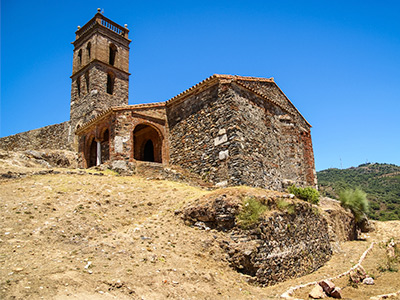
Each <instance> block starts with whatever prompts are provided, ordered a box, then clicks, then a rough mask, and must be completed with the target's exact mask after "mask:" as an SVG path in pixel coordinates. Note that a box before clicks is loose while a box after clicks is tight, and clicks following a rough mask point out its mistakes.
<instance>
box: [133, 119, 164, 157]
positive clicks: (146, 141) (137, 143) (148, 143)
mask: <svg viewBox="0 0 400 300" xmlns="http://www.w3.org/2000/svg"><path fill="white" fill-rule="evenodd" d="M133 151H134V153H133V157H134V158H135V159H136V160H140V161H150V162H157V163H162V137H161V135H160V134H159V133H158V131H157V130H156V129H155V128H154V127H152V126H150V125H146V124H139V125H137V126H136V127H135V130H134V131H133Z"/></svg>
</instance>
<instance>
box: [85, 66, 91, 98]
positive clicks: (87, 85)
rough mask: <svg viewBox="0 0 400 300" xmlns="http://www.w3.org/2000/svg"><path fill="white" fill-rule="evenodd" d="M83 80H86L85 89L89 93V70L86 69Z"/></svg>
mask: <svg viewBox="0 0 400 300" xmlns="http://www.w3.org/2000/svg"><path fill="white" fill-rule="evenodd" d="M85 81H86V91H87V92H88V93H89V88H90V86H89V84H90V82H89V71H86V73H85Z"/></svg>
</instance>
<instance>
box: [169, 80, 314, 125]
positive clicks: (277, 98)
mask: <svg viewBox="0 0 400 300" xmlns="http://www.w3.org/2000/svg"><path fill="white" fill-rule="evenodd" d="M221 81H225V82H227V83H229V82H235V83H236V84H238V85H240V86H242V87H244V88H246V89H247V90H249V91H251V92H252V93H254V94H256V95H258V96H260V97H261V98H263V99H265V100H267V101H269V102H271V103H273V104H275V105H277V106H279V107H280V108H281V109H283V110H284V111H286V112H288V113H290V114H292V115H295V114H298V115H299V116H300V117H301V118H302V119H303V120H304V121H305V122H306V123H307V125H309V126H310V127H311V125H310V124H309V123H308V122H307V120H306V119H305V118H304V117H303V115H302V114H301V113H300V112H299V111H298V109H297V108H296V107H295V106H294V105H293V103H292V102H291V101H290V100H289V98H288V97H286V95H285V94H284V93H283V92H282V90H281V89H280V88H279V87H278V85H277V84H276V83H275V81H274V78H273V77H271V78H263V77H250V76H238V75H223V74H214V75H212V76H210V77H208V78H206V79H205V80H203V81H201V82H199V83H198V84H196V85H194V86H192V87H190V88H189V89H187V90H185V91H183V92H182V93H180V94H178V95H176V96H175V97H172V98H171V99H169V100H167V101H166V105H171V104H173V103H177V102H180V101H183V100H184V98H185V97H186V96H188V95H190V94H192V93H195V92H197V91H200V90H202V89H203V88H206V87H209V86H212V85H214V84H216V83H218V82H221ZM281 96H283V98H282V97H281ZM283 99H285V100H283Z"/></svg>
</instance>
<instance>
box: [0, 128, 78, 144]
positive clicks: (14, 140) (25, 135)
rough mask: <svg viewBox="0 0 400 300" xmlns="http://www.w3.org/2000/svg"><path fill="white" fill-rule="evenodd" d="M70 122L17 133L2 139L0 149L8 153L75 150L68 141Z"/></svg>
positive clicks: (0, 139)
mask: <svg viewBox="0 0 400 300" xmlns="http://www.w3.org/2000/svg"><path fill="white" fill-rule="evenodd" d="M69 133H70V123H69V121H67V122H63V123H59V124H55V125H49V126H46V127H42V128H38V129H34V130H30V131H25V132H21V133H17V134H14V135H10V136H6V137H3V138H0V149H3V150H7V151H24V150H41V149H53V150H73V149H72V144H71V143H70V141H69V140H68V138H69Z"/></svg>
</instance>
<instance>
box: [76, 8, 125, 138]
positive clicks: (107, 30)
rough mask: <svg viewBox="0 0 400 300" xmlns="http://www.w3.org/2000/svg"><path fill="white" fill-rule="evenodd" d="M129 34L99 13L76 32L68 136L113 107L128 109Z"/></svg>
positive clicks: (98, 11)
mask: <svg viewBox="0 0 400 300" xmlns="http://www.w3.org/2000/svg"><path fill="white" fill-rule="evenodd" d="M128 33H129V30H128V28H127V25H125V27H122V26H120V25H118V24H117V23H115V22H113V21H111V20H110V19H108V18H106V17H104V16H103V14H101V13H100V9H98V10H97V13H96V15H95V16H94V17H93V18H92V19H91V20H90V21H89V22H87V23H86V24H85V25H84V26H83V27H79V26H78V30H77V31H76V32H75V34H76V38H75V41H74V42H72V44H73V45H74V56H73V65H72V76H71V79H72V85H71V111H70V124H71V133H72V134H73V132H75V130H76V129H77V128H78V127H79V126H81V125H82V124H83V123H85V122H87V121H89V120H90V119H92V118H94V117H96V116H97V115H98V114H100V113H101V112H103V111H105V110H107V109H108V108H110V107H113V106H121V105H128V90H129V75H130V74H129V44H130V42H131V41H130V40H129V39H128Z"/></svg>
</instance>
